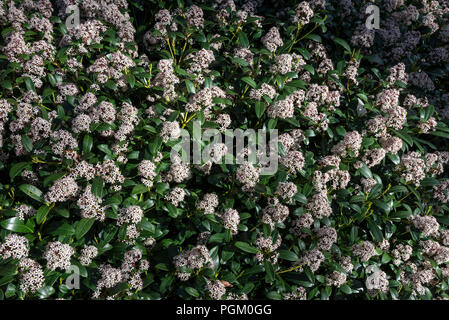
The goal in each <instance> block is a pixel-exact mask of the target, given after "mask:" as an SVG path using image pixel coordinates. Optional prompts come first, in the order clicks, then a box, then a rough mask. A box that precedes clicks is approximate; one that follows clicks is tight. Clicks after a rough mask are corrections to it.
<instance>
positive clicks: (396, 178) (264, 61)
mask: <svg viewBox="0 0 449 320" xmlns="http://www.w3.org/2000/svg"><path fill="white" fill-rule="evenodd" d="M370 4H375V5H377V6H378V8H379V14H380V15H379V19H380V28H379V29H374V30H372V29H367V28H366V24H365V22H366V20H367V19H369V16H370V14H369V13H368V14H367V13H366V8H367V7H368V6H369V5H370ZM70 5H76V6H77V7H78V9H79V16H80V21H79V25H78V26H76V27H75V28H68V27H67V26H70V25H71V24H70V23H69V24H66V19H67V17H68V16H69V15H70V13H71V12H72V11H71V10H72V9H70V10H66V9H67V7H68V6H70ZM72 17H73V16H72ZM448 18H449V1H447V0H441V1H427V0H424V1H406V0H382V1H372V2H366V1H352V0H339V1H334V0H332V1H325V0H310V1H302V2H301V1H281V0H277V1H261V0H259V1H255V0H250V1H232V0H229V1H220V0H217V1H182V0H178V1H173V2H171V1H166V2H165V1H150V0H148V1H144V0H130V1H125V0H103V1H93V0H58V1H49V0H38V1H34V0H24V1H23V0H4V1H1V2H0V25H1V39H0V51H1V52H0V87H1V91H0V147H1V149H0V190H1V192H0V209H1V210H0V226H1V231H0V298H1V299H37V298H41V299H179V298H181V299H446V298H448V297H449V296H448V295H447V290H448V275H449V268H448V265H447V263H449V230H448V225H449V217H448V215H447V212H448V206H447V204H446V203H447V201H448V200H449V194H448V192H449V180H448V178H447V171H446V169H447V164H448V162H449V153H448V149H447V146H448V143H447V138H448V137H449V128H448V126H447V123H448V118H449V93H448V88H449V80H448V79H449V77H448V71H449V63H448V62H449V52H448V43H449V25H448ZM70 21H71V20H70ZM70 21H69V22H70ZM75 22H76V21H75ZM195 120H197V121H200V122H201V124H202V126H203V128H217V129H219V130H222V131H224V130H225V129H226V128H229V129H237V128H241V129H248V128H250V129H251V128H252V129H261V128H266V129H273V128H276V129H278V130H279V134H280V137H279V141H280V143H279V162H280V165H279V170H278V171H277V172H276V173H275V174H274V175H268V176H266V175H260V167H259V166H258V165H253V164H251V163H249V162H246V163H244V164H241V165H236V164H234V165H230V164H217V163H212V162H208V163H203V164H201V165H193V164H192V165H186V164H183V163H180V162H173V161H171V159H170V151H171V147H172V146H173V145H175V144H176V143H177V142H178V140H179V134H180V129H181V128H184V129H187V130H188V131H190V132H191V131H192V124H193V123H194V121H195ZM203 146H204V144H203ZM220 150H221V151H220ZM222 151H223V149H220V148H217V149H214V156H216V157H218V158H219V157H220V156H221V155H222ZM259 156H260V155H259ZM73 271H79V275H80V287H79V289H76V288H72V287H70V283H72V282H70V281H68V282H66V280H67V279H68V278H69V280H70V279H73V278H70V277H71V276H73ZM68 285H69V286H68Z"/></svg>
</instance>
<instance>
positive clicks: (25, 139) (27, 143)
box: [22, 134, 33, 152]
mask: <svg viewBox="0 0 449 320" xmlns="http://www.w3.org/2000/svg"><path fill="white" fill-rule="evenodd" d="M22 145H23V147H24V148H25V150H26V151H28V152H31V151H32V150H33V141H31V139H30V137H28V136H27V135H25V134H23V135H22Z"/></svg>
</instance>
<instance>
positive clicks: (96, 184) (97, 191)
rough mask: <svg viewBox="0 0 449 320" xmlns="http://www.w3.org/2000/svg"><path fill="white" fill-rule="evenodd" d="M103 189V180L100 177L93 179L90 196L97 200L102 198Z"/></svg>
mask: <svg viewBox="0 0 449 320" xmlns="http://www.w3.org/2000/svg"><path fill="white" fill-rule="evenodd" d="M103 187H104V181H103V179H101V178H100V177H95V178H94V181H93V183H92V188H91V191H92V194H93V195H94V196H97V197H99V198H101V197H103Z"/></svg>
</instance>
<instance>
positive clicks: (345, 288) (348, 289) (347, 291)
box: [340, 283, 352, 294]
mask: <svg viewBox="0 0 449 320" xmlns="http://www.w3.org/2000/svg"><path fill="white" fill-rule="evenodd" d="M340 290H341V292H343V293H345V294H351V293H352V289H351V287H350V286H348V285H347V284H346V283H345V284H343V285H342V286H341V287H340Z"/></svg>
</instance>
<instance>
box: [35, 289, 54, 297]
mask: <svg viewBox="0 0 449 320" xmlns="http://www.w3.org/2000/svg"><path fill="white" fill-rule="evenodd" d="M53 293H55V289H54V288H53V287H50V286H45V287H42V288H40V289H39V290H37V294H38V296H39V298H40V299H47V298H48V297H50V296H51V295H52V294H53Z"/></svg>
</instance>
